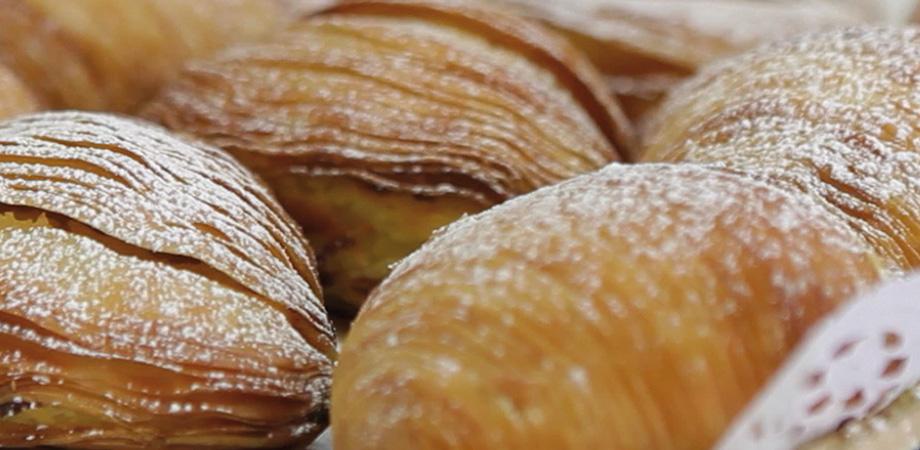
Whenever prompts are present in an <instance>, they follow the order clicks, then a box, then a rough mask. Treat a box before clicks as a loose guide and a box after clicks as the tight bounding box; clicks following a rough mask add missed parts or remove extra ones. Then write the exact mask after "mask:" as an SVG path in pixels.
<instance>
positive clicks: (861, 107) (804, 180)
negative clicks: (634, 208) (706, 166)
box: [642, 28, 920, 270]
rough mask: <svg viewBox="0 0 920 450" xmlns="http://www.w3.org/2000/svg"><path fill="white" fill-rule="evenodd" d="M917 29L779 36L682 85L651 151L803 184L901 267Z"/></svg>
mask: <svg viewBox="0 0 920 450" xmlns="http://www.w3.org/2000/svg"><path fill="white" fill-rule="evenodd" d="M918 73H920V31H918V30H916V29H908V30H896V29H875V28H853V29H846V30H842V31H837V32H831V33H822V34H815V35H810V36H807V37H803V38H801V39H798V40H793V41H789V42H782V43H777V44H775V45H772V46H768V47H766V48H763V49H760V50H758V51H756V52H752V53H750V54H747V55H745V56H742V57H739V58H736V59H733V60H730V61H727V62H725V63H724V64H721V65H719V66H718V67H715V68H713V69H711V70H708V71H706V72H705V73H703V74H701V75H700V76H698V77H697V78H695V79H694V80H693V81H691V82H689V83H688V84H687V85H686V86H683V87H682V88H681V89H679V90H677V91H675V92H674V93H673V94H672V95H671V96H670V98H669V100H668V101H667V102H666V103H665V104H664V105H663V107H662V108H661V110H660V111H659V112H658V113H657V114H656V117H655V119H654V121H653V122H652V123H651V125H650V126H649V129H648V130H646V132H645V141H646V144H647V145H646V148H645V151H644V154H643V156H642V158H643V159H644V160H645V161H672V162H676V161H682V162H704V163H717V164H720V165H724V166H725V167H729V168H732V169H734V170H738V171H742V172H745V173H748V174H752V175H754V176H757V177H759V178H763V179H765V180H768V181H769V182H770V183H772V184H775V185H778V186H782V187H784V188H786V189H789V190H794V191H799V192H804V193H808V194H809V195H812V196H814V197H816V198H819V199H820V200H821V201H822V203H823V205H824V206H825V207H826V208H827V209H828V210H829V211H831V212H833V213H834V214H835V215H837V216H838V217H840V218H841V219H842V220H845V221H846V222H847V223H849V224H850V226H851V227H852V228H853V229H855V230H857V231H858V232H859V233H860V234H861V235H863V236H864V237H865V238H866V239H868V241H869V242H870V243H871V244H872V246H873V247H874V248H875V249H876V250H877V251H878V253H879V254H880V255H881V256H883V257H884V258H885V259H886V260H887V265H888V266H890V267H891V268H893V269H894V270H908V269H911V268H915V267H918V266H920V195H918V192H920V151H918V146H920V90H918V89H917V83H918Z"/></svg>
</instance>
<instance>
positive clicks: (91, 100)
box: [0, 0, 283, 112]
mask: <svg viewBox="0 0 920 450" xmlns="http://www.w3.org/2000/svg"><path fill="white" fill-rule="evenodd" d="M282 11H283V10H282V7H281V4H280V3H279V2H277V1H275V0H194V1H188V0H128V1H123V0H66V1H58V0H2V1H0V49H2V52H0V63H3V64H6V65H8V66H9V67H10V68H11V69H12V70H13V71H14V72H15V73H16V74H17V75H18V76H19V77H20V79H21V80H22V81H23V82H24V83H25V84H26V85H27V86H29V88H30V89H32V90H33V91H34V92H35V94H36V96H37V97H38V99H39V100H40V101H41V102H42V103H43V104H44V106H46V107H48V108H52V109H67V108H76V109H93V110H107V111H122V112H130V111H132V110H134V109H135V108H136V107H137V106H138V105H139V104H140V103H141V102H143V101H144V100H147V99H148V98H149V97H151V96H152V95H153V94H154V93H155V92H156V90H157V89H158V88H159V87H160V85H161V84H162V83H163V82H165V81H166V80H168V79H170V78H171V77H172V76H174V75H175V73H176V72H177V71H178V70H179V68H180V67H181V65H182V64H183V63H185V62H186V61H187V60H189V59H192V58H198V57H203V56H206V55H208V54H210V53H211V52H213V51H215V50H217V49H220V48H222V47H224V46H226V45H228V44H229V43H232V42H238V41H245V40H252V39H257V38H261V37H263V36H265V35H267V34H268V33H269V32H271V31H273V30H274V29H275V28H277V27H278V26H280V24H281V23H282V22H283V15H282Z"/></svg>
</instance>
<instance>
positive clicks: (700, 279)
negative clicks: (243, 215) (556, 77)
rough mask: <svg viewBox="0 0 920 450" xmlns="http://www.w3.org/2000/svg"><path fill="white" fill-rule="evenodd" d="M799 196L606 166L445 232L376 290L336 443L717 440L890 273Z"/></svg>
mask: <svg viewBox="0 0 920 450" xmlns="http://www.w3.org/2000/svg"><path fill="white" fill-rule="evenodd" d="M878 276H879V272H878V268H877V265H876V262H875V258H874V256H873V255H872V254H871V252H870V251H869V250H868V249H866V247H865V246H864V244H863V243H862V241H861V239H860V238H859V236H857V235H856V234H855V233H853V232H852V230H849V229H848V228H847V227H846V226H845V225H844V224H841V223H839V221H837V220H836V218H835V217H834V216H832V215H829V214H827V212H826V211H824V210H823V209H822V208H820V207H819V206H818V205H816V204H815V203H813V202H812V201H810V199H809V198H808V197H807V196H803V195H801V194H796V195H793V194H789V193H786V192H784V191H781V190H779V189H775V188H773V187H771V186H768V185H766V184H762V183H760V182H757V181H754V180H751V179H750V178H746V177H744V176H741V175H736V174H732V173H729V172H726V171H723V170H720V169H715V168H706V167H700V166H693V165H687V166H681V165H636V166H619V165H612V166H610V167H608V168H605V169H603V170H602V171H600V172H598V173H595V174H591V175H585V176H581V177H578V178H576V179H574V180H571V181H568V182H565V183H562V184H560V185H556V186H553V187H550V188H546V189H543V190H540V191H537V192H535V193H533V194H529V195H526V196H523V197H520V198H517V199H514V200H511V201H510V202H507V203H505V204H503V205H501V206H498V207H496V208H493V209H492V210H490V211H488V212H485V213H483V214H480V215H477V216H474V217H471V218H469V219H466V220H463V221H461V222H458V223H457V224H455V225H452V226H450V227H448V228H447V229H446V230H444V231H443V232H441V233H439V234H438V236H437V237H436V238H434V239H433V240H432V241H430V242H429V243H428V244H426V245H425V246H424V247H423V248H422V249H421V250H420V251H418V252H416V253H415V254H413V255H412V256H411V257H409V258H408V259H406V260H405V261H404V262H403V263H401V264H400V265H399V266H398V267H397V268H396V269H395V270H394V272H393V273H392V275H391V276H390V277H389V278H388V279H387V280H386V281H385V282H384V283H383V284H382V285H381V286H380V287H379V288H378V290H377V291H376V292H375V293H374V294H373V295H372V297H371V299H369V301H368V303H367V304H366V305H365V308H364V309H363V310H362V312H361V314H360V315H359V317H358V319H357V321H356V322H355V323H354V324H353V326H352V329H351V331H350V334H349V336H348V338H347V340H346V342H345V344H344V346H343V349H342V353H341V359H340V363H339V366H338V368H337V372H336V383H335V385H334V387H333V400H332V401H333V408H332V412H333V432H334V434H335V436H334V441H335V443H336V446H337V448H340V449H343V450H356V449H372V448H409V447H411V448H415V449H420V450H423V449H434V448H437V449H466V448H503V449H509V450H515V449H533V448H631V449H690V448H709V447H711V446H712V444H713V443H714V441H715V440H716V439H717V438H718V437H719V435H720V434H721V433H722V432H723V431H724V429H725V427H726V426H727V425H728V424H729V423H730V421H731V420H732V418H733V417H734V416H735V415H736V414H737V413H738V412H739V411H740V410H741V409H742V408H743V407H744V406H745V404H746V403H747V402H748V401H749V400H750V399H751V398H752V396H754V395H755V394H756V393H757V391H758V390H759V388H760V387H761V385H762V384H763V383H764V382H765V381H766V380H767V379H768V377H769V376H770V375H771V374H772V372H773V371H774V370H775V369H776V368H777V367H778V365H779V364H781V363H782V362H783V360H784V359H785V357H786V355H787V353H788V352H789V351H790V350H791V349H792V348H794V346H795V345H796V343H797V341H798V340H799V339H800V338H801V337H802V335H803V333H805V331H806V330H808V328H809V326H810V325H811V324H812V323H814V322H815V321H816V320H818V319H819V318H820V317H822V316H823V315H824V314H826V313H827V312H829V311H831V310H832V309H833V308H834V307H835V305H837V304H839V303H840V302H842V301H845V300H846V299H848V298H849V297H850V296H851V295H852V294H853V293H854V292H857V291H858V290H860V289H862V288H865V287H866V286H868V285H870V284H871V283H873V282H874V281H875V280H877V278H878Z"/></svg>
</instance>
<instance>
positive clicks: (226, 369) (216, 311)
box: [0, 113, 336, 449]
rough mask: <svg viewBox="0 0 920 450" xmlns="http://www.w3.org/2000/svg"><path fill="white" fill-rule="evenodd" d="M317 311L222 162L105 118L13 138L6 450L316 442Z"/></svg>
mask: <svg viewBox="0 0 920 450" xmlns="http://www.w3.org/2000/svg"><path fill="white" fill-rule="evenodd" d="M320 295H321V294H320V289H319V286H318V283H317V279H316V275H315V265H314V261H313V258H312V255H311V254H310V250H309V248H308V246H307V243H306V241H305V240H304V239H303V237H302V236H301V235H300V233H299V231H298V230H297V226H296V225H295V224H294V223H293V222H292V221H291V219H290V218H288V216H287V215H286V214H285V213H284V212H283V211H282V210H281V207H280V206H279V205H278V204H277V203H276V202H275V200H273V199H272V197H271V196H270V194H269V191H268V189H267V188H266V187H264V186H263V185H262V184H260V183H259V182H258V181H256V179H255V178H254V177H253V175H251V173H250V172H248V171H246V170H245V169H243V168H242V167H241V166H240V165H239V164H237V163H236V162H235V161H233V160H232V159H231V158H230V157H229V156H227V155H226V154H224V153H223V152H221V151H219V150H217V149H213V148H210V147H206V146H201V145H197V144H191V143H186V142H184V141H181V140H179V139H176V138H174V137H171V136H170V135H169V134H167V133H166V132H164V131H163V130H161V129H159V128H157V127H154V126H151V125H147V124H143V123H140V122H135V121H133V120H128V119H120V118H116V117H112V116H107V115H98V114H89V113H47V114H43V115H34V116H26V117H23V118H20V119H16V120H12V121H8V122H5V123H3V124H0V446H2V447H34V446H46V445H47V446H60V447H74V448H199V449H200V448H265V447H272V448H275V447H280V446H283V445H288V444H293V443H299V442H307V441H309V440H310V439H312V437H313V436H315V435H316V434H318V433H319V432H321V431H322V429H323V428H324V427H325V425H326V421H327V419H326V417H327V412H326V411H327V403H328V401H327V391H328V389H329V385H330V379H331V375H332V365H333V360H334V359H335V357H336V349H335V342H334V339H335V338H334V336H333V332H332V329H331V326H330V324H329V322H328V319H327V317H326V314H325V311H324V308H323V305H322V301H321V297H320Z"/></svg>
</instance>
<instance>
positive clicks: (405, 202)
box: [144, 0, 631, 309]
mask: <svg viewBox="0 0 920 450" xmlns="http://www.w3.org/2000/svg"><path fill="white" fill-rule="evenodd" d="M144 115H145V116H146V117H147V118H150V119H153V120H155V121H159V122H160V123H162V124H164V125H166V126H167V127H168V128H171V129H174V130H177V131H179V132H182V133H186V134H190V135H194V136H197V137H199V138H202V139H204V140H206V141H208V142H210V143H213V144H216V145H217V146H220V147H222V148H224V149H226V150H228V151H230V152H231V153H232V154H233V155H234V156H236V157H237V158H238V159H239V160H240V161H241V162H243V163H244V164H246V165H247V166H249V167H250V168H252V169H253V170H255V171H256V172H258V173H259V174H260V175H262V177H263V178H264V179H265V180H266V181H268V183H269V184H270V185H271V186H272V188H273V189H274V191H275V192H276V193H277V195H278V198H279V200H280V201H281V203H282V204H283V205H284V206H285V208H286V209H287V210H288V211H289V212H290V213H291V214H292V215H293V216H294V217H295V219H297V220H298V221H299V222H300V224H301V225H302V226H303V227H304V231H305V233H306V235H307V237H308V238H309V239H310V242H311V243H313V245H314V247H315V248H316V251H317V253H318V257H319V260H320V271H321V273H322V277H323V281H324V285H325V287H326V288H327V290H326V292H327V294H328V297H329V298H330V300H331V302H334V303H335V304H337V305H338V306H339V307H340V308H348V309H355V308H356V307H357V306H360V304H361V303H362V302H363V301H364V299H365V297H366V295H367V293H368V292H369V291H370V290H371V289H372V288H373V287H374V286H375V285H376V284H377V283H378V282H379V281H380V280H381V279H382V278H383V277H384V276H385V275H386V274H387V273H388V266H389V265H390V264H393V263H394V262H396V261H398V260H399V259H400V258H402V257H404V256H406V255H408V254H409V253H410V252H411V251H413V250H415V249H416V248H418V247H419V246H420V245H421V244H422V243H423V242H424V241H425V240H426V239H427V238H428V237H429V235H430V233H431V231H432V230H434V229H436V228H438V227H440V226H443V225H446V224H448V223H450V222H452V221H454V220H456V219H457V218H459V217H461V216H462V215H464V214H466V213H473V212H477V211H480V210H483V209H485V208H488V207H489V206H491V205H494V204H496V203H499V202H502V201H504V200H506V199H508V198H511V197H513V196H515V195H518V194H522V193H526V192H529V191H531V190H533V189H536V188H538V187H541V186H544V185H548V184H552V183H556V182H558V181H561V180H564V179H566V178H569V177H572V176H574V175H577V174H580V173H584V172H590V171H592V170H595V169H597V168H599V167H601V166H603V165H605V164H607V163H608V162H610V161H613V160H617V159H618V158H619V157H620V152H621V151H622V150H623V149H625V148H627V147H629V146H630V145H631V133H630V129H629V125H628V124H627V123H626V120H625V118H624V117H623V115H622V112H621V111H620V110H619V108H618V107H617V105H616V104H615V103H614V102H613V101H612V100H611V99H610V98H609V96H608V95H607V94H606V91H605V87H604V85H603V81H602V79H601V77H600V76H599V75H598V74H597V73H596V72H594V70H593V69H592V68H591V67H590V64H589V63H588V61H587V60H586V59H585V58H583V57H582V56H581V54H580V53H578V52H577V51H576V50H575V49H574V48H572V47H570V46H569V44H568V43H567V42H566V41H565V40H564V39H563V38H561V37H558V36H557V35H555V34H553V33H551V32H549V31H547V30H544V29H543V28H542V27H540V26H539V25H537V24H535V23H531V22H527V21H524V20H521V19H517V18H515V17H513V16H509V15H505V14H503V13H501V12H499V11H492V10H488V9H479V8H472V7H464V6H456V5H454V6H445V5H435V4H426V3H424V2H414V1H383V0H378V1H373V0H371V1H353V2H348V3H347V4H342V5H339V6H336V7H333V8H331V9H328V10H326V11H324V12H323V13H322V14H320V15H318V16H313V17H310V18H308V19H305V20H302V21H299V22H298V23H296V24H294V25H293V26H292V27H291V28H290V29H289V30H288V31H287V32H285V33H282V34H280V35H278V36H276V37H275V38H273V39H272V41H271V42H269V43H264V44H254V45H248V46H240V47H236V48H233V49H230V50H228V51H226V52H223V53H221V54H220V55H219V56H217V57H216V58H213V59H211V60H209V61H204V62H200V63H196V64H192V65H191V66H190V67H189V68H188V69H186V70H185V71H184V72H183V73H182V75H181V77H180V78H179V80H177V81H176V82H175V83H172V84H171V85H170V86H169V87H167V88H166V89H164V90H163V91H162V92H161V94H160V95H159V96H158V97H157V98H156V99H155V100H154V101H153V102H152V104H150V105H149V106H148V107H147V108H146V110H145V112H144Z"/></svg>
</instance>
